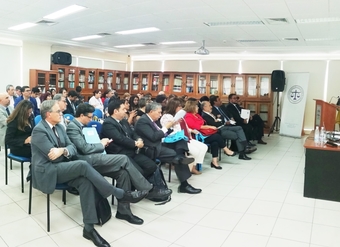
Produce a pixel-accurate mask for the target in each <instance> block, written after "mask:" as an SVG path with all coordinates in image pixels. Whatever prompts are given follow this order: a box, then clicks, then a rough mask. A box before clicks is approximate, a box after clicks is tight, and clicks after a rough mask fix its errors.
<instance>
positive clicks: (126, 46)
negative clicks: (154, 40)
mask: <svg viewBox="0 0 340 247" xmlns="http://www.w3.org/2000/svg"><path fill="white" fill-rule="evenodd" d="M141 46H145V45H143V44H134V45H116V46H114V47H116V48H129V47H141Z"/></svg>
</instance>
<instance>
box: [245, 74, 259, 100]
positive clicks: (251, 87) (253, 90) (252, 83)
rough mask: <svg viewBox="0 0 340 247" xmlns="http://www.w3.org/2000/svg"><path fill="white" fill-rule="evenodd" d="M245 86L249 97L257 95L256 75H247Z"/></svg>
mask: <svg viewBox="0 0 340 247" xmlns="http://www.w3.org/2000/svg"><path fill="white" fill-rule="evenodd" d="M247 88H248V96H249V97H256V96H257V76H253V75H250V76H247Z"/></svg>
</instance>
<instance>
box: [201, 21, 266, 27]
mask: <svg viewBox="0 0 340 247" xmlns="http://www.w3.org/2000/svg"><path fill="white" fill-rule="evenodd" d="M203 24H205V25H207V26H209V27H217V26H241V25H263V22H262V21H220V22H203Z"/></svg>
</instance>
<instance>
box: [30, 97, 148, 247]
mask: <svg viewBox="0 0 340 247" xmlns="http://www.w3.org/2000/svg"><path fill="white" fill-rule="evenodd" d="M40 110H41V117H42V120H41V121H40V122H39V124H38V125H37V126H36V127H35V128H34V129H33V133H32V139H31V145H32V182H33V187H34V188H36V189H38V190H40V191H42V192H43V193H46V194H51V193H53V192H54V190H55V186H56V184H57V183H67V184H68V185H69V186H72V187H75V188H77V190H78V191H79V194H80V205H81V209H82V212H83V221H84V229H83V237H84V238H86V239H89V240H92V241H93V243H94V244H95V245H96V246H102V247H108V246H110V244H109V243H108V242H106V240H105V239H103V238H102V237H101V236H100V235H99V234H98V233H97V231H96V230H95V229H94V226H93V225H94V224H96V223H98V217H97V212H96V203H95V195H96V193H99V194H100V195H101V196H102V197H104V198H106V197H108V196H110V195H114V196H116V197H117V198H118V200H120V201H121V202H138V201H140V200H141V199H143V198H144V197H145V196H146V195H147V191H142V192H141V191H135V192H124V190H122V189H119V188H116V187H114V186H113V185H112V184H110V183H109V182H108V181H107V180H106V179H105V178H104V177H103V176H102V175H100V174H99V173H98V172H97V171H96V170H95V169H94V168H93V167H92V166H91V165H90V164H89V163H87V162H86V161H83V160H73V161H71V159H72V158H75V157H76V155H77V152H76V149H75V147H74V145H73V144H72V143H71V141H70V139H69V138H68V137H67V135H66V131H65V129H64V128H63V127H62V126H60V125H59V122H60V114H61V110H60V107H59V104H58V102H57V101H55V100H46V101H44V102H43V103H42V104H41V107H40Z"/></svg>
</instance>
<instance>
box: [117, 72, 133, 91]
mask: <svg viewBox="0 0 340 247" xmlns="http://www.w3.org/2000/svg"><path fill="white" fill-rule="evenodd" d="M129 83H130V72H127V71H116V80H115V82H114V85H115V87H113V88H114V89H116V91H117V93H118V94H119V95H123V94H124V93H128V92H129Z"/></svg>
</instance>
